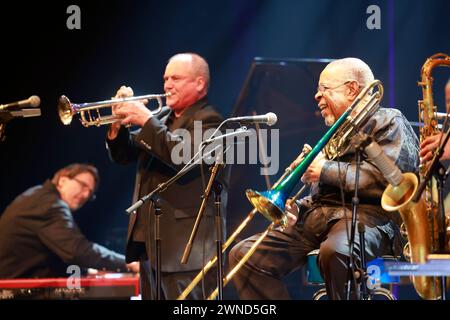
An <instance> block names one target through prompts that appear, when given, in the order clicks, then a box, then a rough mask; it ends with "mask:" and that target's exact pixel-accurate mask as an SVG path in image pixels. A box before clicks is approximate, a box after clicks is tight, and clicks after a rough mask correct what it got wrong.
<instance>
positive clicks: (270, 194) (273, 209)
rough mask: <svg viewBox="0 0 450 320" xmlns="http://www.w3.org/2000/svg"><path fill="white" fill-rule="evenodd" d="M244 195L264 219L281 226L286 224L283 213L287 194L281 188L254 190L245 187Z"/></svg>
mask: <svg viewBox="0 0 450 320" xmlns="http://www.w3.org/2000/svg"><path fill="white" fill-rule="evenodd" d="M245 195H246V196H247V198H248V200H249V201H250V202H251V203H252V205H253V206H254V207H255V208H256V210H258V212H259V213H261V214H262V215H263V216H264V217H265V218H266V219H268V220H270V221H272V222H273V223H274V224H275V225H279V226H281V227H283V228H284V227H286V226H287V218H286V215H285V214H284V210H285V206H284V204H285V203H286V200H287V198H288V195H287V194H286V193H285V192H283V191H282V190H281V191H280V190H267V191H262V192H258V191H254V190H252V189H247V191H245Z"/></svg>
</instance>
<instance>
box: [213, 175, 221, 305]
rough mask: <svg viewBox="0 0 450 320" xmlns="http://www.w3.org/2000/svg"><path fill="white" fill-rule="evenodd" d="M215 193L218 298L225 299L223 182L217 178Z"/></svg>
mask: <svg viewBox="0 0 450 320" xmlns="http://www.w3.org/2000/svg"><path fill="white" fill-rule="evenodd" d="M213 188H214V195H215V201H214V204H215V205H216V216H215V219H214V221H215V224H216V256H217V288H218V290H219V291H218V293H219V295H218V299H219V300H223V253H222V246H223V237H222V234H223V232H222V217H221V213H220V209H221V207H222V197H221V193H222V189H223V187H222V184H221V183H220V182H218V181H217V180H216V181H215V182H214V186H213Z"/></svg>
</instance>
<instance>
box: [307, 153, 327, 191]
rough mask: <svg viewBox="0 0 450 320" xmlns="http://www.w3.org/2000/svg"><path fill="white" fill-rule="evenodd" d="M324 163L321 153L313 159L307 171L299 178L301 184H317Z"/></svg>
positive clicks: (324, 159) (323, 156)
mask: <svg viewBox="0 0 450 320" xmlns="http://www.w3.org/2000/svg"><path fill="white" fill-rule="evenodd" d="M325 161H326V158H325V155H324V154H323V153H322V152H320V153H319V154H318V155H317V157H316V158H315V159H314V161H313V162H312V163H311V164H310V165H309V167H308V169H306V171H305V173H304V174H303V176H302V178H301V180H302V182H303V183H305V184H307V183H313V182H319V180H320V172H321V171H322V168H323V165H324V164H325Z"/></svg>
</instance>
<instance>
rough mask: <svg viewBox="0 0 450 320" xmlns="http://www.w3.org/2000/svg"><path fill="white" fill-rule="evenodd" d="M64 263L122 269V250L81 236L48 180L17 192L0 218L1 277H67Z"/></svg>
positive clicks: (86, 266) (69, 213)
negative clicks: (119, 250)
mask: <svg viewBox="0 0 450 320" xmlns="http://www.w3.org/2000/svg"><path fill="white" fill-rule="evenodd" d="M68 265H78V266H79V267H80V268H88V267H91V268H96V269H102V268H106V269H109V270H113V271H124V270H126V266H125V257H124V256H123V255H121V254H118V253H115V252H114V251H111V250H108V249H106V248H105V247H103V246H101V245H98V244H95V243H92V242H90V241H88V240H87V239H86V238H85V237H84V235H83V234H82V233H81V232H80V230H79V229H78V226H77V225H76V223H75V221H74V219H73V217H72V213H71V211H70V209H69V207H68V205H67V204H66V203H65V202H64V201H63V200H61V198H60V196H59V192H58V190H57V189H56V187H55V185H54V184H53V183H52V182H51V181H49V180H47V181H46V182H45V183H44V184H43V185H39V186H35V187H32V188H30V189H28V190H26V191H25V192H24V193H22V194H21V195H19V196H18V197H17V198H16V199H15V200H14V201H13V202H12V203H11V204H10V205H9V206H8V207H7V208H6V210H5V211H4V213H3V214H2V216H1V217H0V278H33V277H55V276H66V277H67V276H69V275H70V274H68V273H66V267H67V266H68Z"/></svg>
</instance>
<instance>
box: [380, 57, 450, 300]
mask: <svg viewBox="0 0 450 320" xmlns="http://www.w3.org/2000/svg"><path fill="white" fill-rule="evenodd" d="M440 65H444V66H450V56H448V55H446V54H443V53H438V54H435V55H433V56H431V57H429V58H428V59H427V60H426V61H425V63H424V65H423V66H422V70H421V81H420V82H418V85H419V86H421V87H422V94H423V100H419V101H418V104H419V122H422V123H423V127H422V128H421V129H420V137H419V138H420V142H422V141H423V140H424V139H425V138H427V137H429V136H431V135H434V134H437V133H439V128H438V117H437V110H436V109H437V108H436V106H435V105H434V103H433V88H432V85H433V77H432V76H431V72H432V71H433V69H434V68H435V67H436V66H440ZM425 173H426V168H425V167H424V166H421V167H420V168H419V177H420V179H423V177H424V175H425ZM418 185H419V180H418V178H417V176H416V175H415V174H412V173H405V174H403V181H402V182H401V184H400V185H399V186H395V187H394V186H392V185H389V186H388V187H387V188H386V190H385V191H384V193H383V196H382V198H381V205H382V207H383V209H385V210H386V211H399V212H400V215H401V217H402V219H403V226H404V227H405V228H406V234H407V237H408V244H407V249H406V248H405V250H404V251H407V252H405V253H406V254H405V256H406V255H409V258H410V261H411V262H412V263H426V262H427V260H428V255H429V254H432V253H436V252H437V251H438V249H439V239H438V219H439V217H438V203H437V189H436V183H433V179H431V180H430V183H429V184H428V185H427V187H426V190H425V191H424V192H423V194H422V197H421V199H420V200H419V201H418V202H417V203H416V202H413V201H412V199H413V197H414V194H415V193H416V191H417V188H418ZM446 245H448V244H446ZM447 280H448V279H447ZM412 282H413V284H414V288H415V289H416V292H417V293H418V294H419V295H420V296H421V297H422V298H423V299H427V300H436V299H440V297H441V287H440V283H439V278H437V277H426V276H413V277H412Z"/></svg>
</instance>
